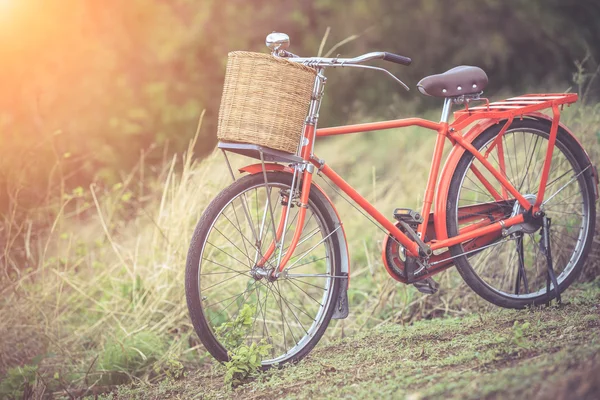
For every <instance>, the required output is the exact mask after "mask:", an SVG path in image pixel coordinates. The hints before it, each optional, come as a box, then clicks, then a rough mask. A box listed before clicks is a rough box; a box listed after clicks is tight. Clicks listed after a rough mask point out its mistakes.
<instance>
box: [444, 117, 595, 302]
mask: <svg viewBox="0 0 600 400" xmlns="http://www.w3.org/2000/svg"><path fill="white" fill-rule="evenodd" d="M502 126H503V123H502V122H501V123H499V124H497V125H495V126H492V127H491V128H488V129H487V130H486V131H484V132H483V133H482V134H481V135H479V136H478V137H477V138H476V139H475V140H474V141H473V143H472V144H473V146H474V147H475V148H476V149H478V150H479V152H480V153H481V154H486V152H487V151H488V149H489V148H490V147H491V146H492V144H494V143H495V139H496V138H497V137H498V134H499V132H500V129H501V128H502ZM549 135H550V124H549V123H548V122H545V121H538V120H531V119H524V120H517V121H514V122H513V123H512V124H511V125H510V126H509V127H508V129H507V130H506V132H505V133H504V135H503V136H502V138H501V142H500V143H501V145H502V146H501V148H500V149H501V150H500V152H499V151H498V150H499V148H494V149H492V151H491V152H490V153H489V157H488V161H489V162H490V163H491V164H492V165H493V166H494V168H496V169H498V170H501V169H500V165H501V163H500V161H501V160H504V162H503V164H504V170H505V173H506V177H507V179H508V180H509V181H510V183H511V184H512V185H513V186H514V187H515V188H516V189H517V190H518V191H519V192H520V193H521V194H522V195H523V196H524V197H525V198H526V199H528V200H529V201H530V202H531V203H532V204H533V202H534V201H535V199H536V194H537V191H538V189H539V184H540V175H541V171H542V166H543V163H544V159H545V156H546V149H547V145H548V138H549ZM473 167H475V168H473ZM476 172H477V173H478V174H481V173H483V175H484V177H485V178H486V179H487V180H488V182H491V183H496V180H495V178H494V177H493V176H492V175H491V174H490V173H489V172H488V171H487V170H486V169H485V167H484V166H483V165H482V164H481V163H480V162H479V161H477V160H476V159H475V157H474V156H473V155H472V154H471V153H469V152H465V154H464V155H463V156H462V158H461V159H460V161H459V163H458V165H457V167H456V171H455V173H454V175H453V176H452V180H451V183H450V189H449V193H448V202H447V210H448V211H447V229H448V236H449V237H453V236H456V235H458V234H459V231H460V230H463V231H464V230H468V229H469V225H470V224H479V226H481V224H485V223H486V221H487V223H491V222H490V219H491V217H490V215H481V216H480V218H479V219H478V218H474V217H473V216H467V215H463V214H464V213H461V207H465V208H463V210H466V209H467V208H466V207H467V206H472V205H474V204H479V203H488V204H494V203H495V204H497V205H498V207H499V209H498V213H497V215H498V214H499V215H504V217H502V218H507V217H510V216H516V215H518V214H520V213H523V212H524V211H525V210H523V209H521V207H520V205H519V204H518V203H517V202H516V201H515V199H514V198H512V199H511V196H510V195H509V196H507V197H506V198H507V199H508V200H506V201H503V202H500V201H497V200H496V199H495V198H494V197H493V196H492V195H491V194H490V192H489V191H488V190H487V189H486V187H485V186H484V185H483V183H482V181H481V180H480V179H479V177H478V176H477V175H476ZM495 188H496V190H497V192H498V194H500V193H501V192H502V191H501V189H500V187H499V184H497V183H496V185H495ZM504 194H505V193H504ZM507 205H508V207H507ZM542 211H544V213H545V214H546V216H547V217H548V218H550V219H551V229H550V248H551V252H552V258H553V260H554V262H553V264H554V268H553V269H554V271H555V273H556V277H557V281H558V289H559V292H562V291H564V290H565V289H566V288H567V287H568V286H569V285H570V284H571V283H573V281H574V279H575V278H576V277H577V275H578V274H579V273H580V271H581V269H582V268H583V264H584V262H585V260H586V258H587V255H588V252H589V250H590V246H591V244H592V237H593V234H594V225H595V220H596V209H595V201H594V177H593V171H592V167H591V165H590V164H589V163H588V158H587V156H586V155H585V153H584V151H583V149H582V148H581V146H580V145H579V144H578V143H577V141H576V140H574V138H573V137H572V136H571V135H569V134H568V133H567V132H566V131H564V130H563V129H562V128H559V129H558V134H557V137H556V144H555V148H554V152H553V155H552V163H551V168H550V174H549V176H548V180H547V184H546V189H545V195H544V202H543V206H542ZM463 221H469V222H468V223H465V222H463ZM522 228H523V229H522V231H521V232H514V233H512V234H510V235H508V236H502V235H500V234H498V235H497V236H496V237H493V238H491V240H490V243H489V247H486V248H482V250H480V251H478V252H475V253H471V254H468V255H463V253H465V250H464V247H463V245H462V244H458V245H456V246H453V247H451V248H450V251H451V253H452V255H453V256H454V257H456V259H455V262H456V266H457V269H458V271H459V273H460V274H461V276H462V277H463V279H464V280H465V282H466V283H467V284H468V285H469V286H470V287H471V288H472V289H473V290H474V291H475V292H476V293H477V294H479V295H480V296H481V297H483V298H484V299H486V300H488V301H490V302H492V303H494V304H496V305H498V306H501V307H507V308H524V307H526V306H528V305H536V304H543V303H546V302H548V301H550V300H552V299H553V298H554V297H555V296H556V291H555V290H554V288H553V286H550V287H551V290H550V291H548V290H547V288H548V270H547V262H546V258H545V256H544V254H543V252H542V250H543V249H542V248H541V247H540V241H541V239H542V237H541V229H540V227H539V224H537V225H536V224H523V227H522Z"/></svg>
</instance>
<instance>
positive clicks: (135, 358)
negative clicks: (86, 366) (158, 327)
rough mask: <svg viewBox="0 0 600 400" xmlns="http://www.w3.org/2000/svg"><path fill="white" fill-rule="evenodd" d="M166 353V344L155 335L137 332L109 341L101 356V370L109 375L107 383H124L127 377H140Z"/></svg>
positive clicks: (106, 376) (106, 377) (106, 379)
mask: <svg viewBox="0 0 600 400" xmlns="http://www.w3.org/2000/svg"><path fill="white" fill-rule="evenodd" d="M164 351H165V344H164V342H163V341H162V339H161V338H160V337H159V336H157V335H156V334H155V333H152V332H148V331H141V332H137V333H135V334H133V335H130V336H127V337H125V338H123V339H121V340H111V341H109V342H108V343H107V344H106V346H105V348H104V352H103V353H102V355H101V356H100V360H99V366H100V369H101V370H102V371H104V372H106V373H107V374H106V375H105V382H106V383H109V384H115V383H123V382H125V381H126V380H127V375H133V376H136V375H139V374H140V373H142V372H143V371H144V369H145V368H146V367H147V366H149V365H152V364H153V363H154V362H155V361H156V360H157V359H158V358H159V357H160V356H161V355H162V354H163V353H164Z"/></svg>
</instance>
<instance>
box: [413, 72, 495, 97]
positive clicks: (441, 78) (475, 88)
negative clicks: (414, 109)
mask: <svg viewBox="0 0 600 400" xmlns="http://www.w3.org/2000/svg"><path fill="white" fill-rule="evenodd" d="M487 83H488V77H487V75H486V74H485V71H484V70H482V69H481V68H479V67H472V66H469V65H461V66H459V67H454V68H452V69H449V70H448V71H446V72H444V73H442V74H437V75H430V76H426V77H425V78H423V79H421V80H420V81H419V83H417V88H419V91H420V92H421V93H423V94H425V95H427V96H434V97H455V96H460V95H464V94H467V95H468V94H476V93H481V91H482V90H483V89H485V87H486V86H487Z"/></svg>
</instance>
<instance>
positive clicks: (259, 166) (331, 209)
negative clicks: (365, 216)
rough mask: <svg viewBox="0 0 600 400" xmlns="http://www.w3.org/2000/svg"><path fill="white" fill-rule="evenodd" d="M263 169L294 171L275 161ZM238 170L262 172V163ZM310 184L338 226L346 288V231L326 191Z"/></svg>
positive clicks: (251, 172) (348, 255) (347, 259)
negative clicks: (323, 201) (325, 201)
mask: <svg viewBox="0 0 600 400" xmlns="http://www.w3.org/2000/svg"><path fill="white" fill-rule="evenodd" d="M265 170H266V171H267V172H273V171H283V172H288V173H290V174H291V173H293V172H294V170H293V169H292V168H290V167H288V166H285V165H281V164H275V163H265ZM239 171H240V172H245V173H248V174H258V173H262V171H263V169H262V164H252V165H247V166H245V167H242V168H240V169H239ZM312 184H313V186H314V188H315V189H317V190H318V191H319V192H321V194H322V195H323V197H325V199H326V200H327V203H328V207H327V210H326V211H327V212H328V213H329V216H330V217H331V219H332V220H333V223H334V225H336V226H338V225H339V226H340V229H338V231H337V232H336V233H335V235H336V236H337V239H338V243H343V246H340V261H341V267H342V274H346V276H348V279H347V286H346V288H348V287H349V286H350V253H349V252H348V241H347V240H346V232H345V231H344V225H343V224H342V220H341V218H340V215H339V213H338V212H337V210H336V208H335V206H334V205H333V202H332V201H331V199H330V198H329V196H327V193H325V191H324V190H323V189H322V188H321V187H320V186H319V185H317V184H316V183H314V182H313V183H312Z"/></svg>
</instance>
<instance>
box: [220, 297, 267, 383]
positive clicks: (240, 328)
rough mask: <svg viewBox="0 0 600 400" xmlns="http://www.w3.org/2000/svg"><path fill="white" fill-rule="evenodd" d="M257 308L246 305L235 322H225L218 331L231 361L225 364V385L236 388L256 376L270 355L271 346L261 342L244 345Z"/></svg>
mask: <svg viewBox="0 0 600 400" xmlns="http://www.w3.org/2000/svg"><path fill="white" fill-rule="evenodd" d="M255 313H256V307H254V306H252V305H249V304H244V306H243V307H242V309H241V310H240V312H239V314H238V315H237V317H236V318H235V319H234V320H233V321H229V322H224V323H223V324H221V325H220V326H219V327H218V328H217V329H216V332H215V333H216V334H217V335H218V336H219V337H220V340H221V343H223V345H224V346H225V348H227V349H233V350H231V351H229V361H227V362H226V363H225V368H226V372H225V376H224V380H225V384H226V385H228V386H230V387H231V386H234V385H237V384H239V383H241V382H242V381H243V380H244V379H246V378H248V377H249V376H252V375H254V374H255V373H256V372H257V371H258V369H259V368H260V366H261V361H262V358H263V357H264V356H266V355H267V354H269V350H270V349H271V345H270V344H268V343H266V342H265V341H264V340H261V341H260V343H251V344H250V346H248V345H246V344H244V343H243V340H244V337H246V336H247V334H248V330H249V329H250V328H251V327H252V322H253V321H254V314H255Z"/></svg>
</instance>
